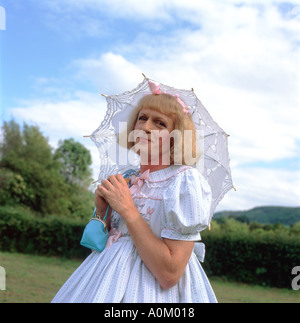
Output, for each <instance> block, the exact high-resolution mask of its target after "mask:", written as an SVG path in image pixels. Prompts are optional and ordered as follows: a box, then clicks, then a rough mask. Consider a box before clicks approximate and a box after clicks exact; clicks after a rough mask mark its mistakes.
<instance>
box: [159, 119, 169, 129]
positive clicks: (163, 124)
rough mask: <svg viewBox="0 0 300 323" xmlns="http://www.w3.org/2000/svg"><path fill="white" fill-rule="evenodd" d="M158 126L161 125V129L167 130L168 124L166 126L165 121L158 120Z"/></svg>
mask: <svg viewBox="0 0 300 323" xmlns="http://www.w3.org/2000/svg"><path fill="white" fill-rule="evenodd" d="M158 124H159V125H160V126H161V127H164V128H166V127H167V126H166V124H165V123H164V122H163V121H160V120H158Z"/></svg>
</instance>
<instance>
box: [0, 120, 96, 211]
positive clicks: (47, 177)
mask: <svg viewBox="0 0 300 323" xmlns="http://www.w3.org/2000/svg"><path fill="white" fill-rule="evenodd" d="M2 132H3V139H2V141H1V142H0V196H1V198H0V205H15V206H16V205H24V206H26V207H28V208H29V209H31V210H33V211H35V212H37V213H41V214H45V215H46V214H59V215H65V216H71V215H74V214H75V215H76V216H80V217H84V216H87V215H89V214H90V213H91V211H92V207H93V197H92V195H93V194H92V193H91V192H90V191H88V186H89V185H88V184H89V183H90V181H89V177H90V175H91V171H90V169H89V166H90V164H91V156H90V153H89V151H88V150H87V149H86V148H85V147H83V146H82V145H81V144H79V143H76V142H75V141H74V140H73V139H69V140H66V141H64V142H61V143H60V147H59V148H58V149H57V151H56V152H55V153H53V150H52V147H51V146H50V145H49V143H48V139H47V138H46V137H44V136H43V134H42V133H41V131H40V130H39V128H38V126H29V125H27V124H26V123H25V124H24V125H23V129H21V127H20V126H19V125H18V124H17V123H16V122H15V121H13V120H12V121H10V122H4V124H3V126H2Z"/></svg>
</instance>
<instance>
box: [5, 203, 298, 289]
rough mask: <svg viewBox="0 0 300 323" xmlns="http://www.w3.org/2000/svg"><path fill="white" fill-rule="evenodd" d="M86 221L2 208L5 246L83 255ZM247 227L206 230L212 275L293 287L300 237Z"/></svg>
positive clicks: (208, 266)
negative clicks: (293, 271)
mask: <svg viewBox="0 0 300 323" xmlns="http://www.w3.org/2000/svg"><path fill="white" fill-rule="evenodd" d="M86 222H87V221H86V220H76V219H70V218H64V217H54V216H49V217H45V218H42V217H38V216H34V215H32V214H31V213H30V212H29V211H26V210H22V209H19V208H11V207H0V250H2V251H11V252H22V253H31V254H41V255H49V256H50V255H51V256H62V257H77V258H84V257H86V256H87V255H88V254H89V253H90V251H89V250H88V249H87V248H84V247H81V246H80V244H79V242H80V239H81V236H82V233H83V230H84V227H85V225H86ZM234 226H236V228H235V230H233V229H234ZM237 229H238V230H237ZM230 230H233V231H230ZM247 230H248V227H246V225H243V226H241V224H237V223H234V222H233V223H232V224H231V225H230V226H228V228H226V226H224V227H219V228H218V227H217V226H216V225H215V229H213V230H212V231H205V232H203V234H202V240H203V242H204V243H205V245H206V255H205V262H204V264H203V267H204V269H205V271H206V273H207V275H208V276H219V277H226V278H227V279H230V280H234V281H240V282H245V283H251V284H260V285H265V286H274V287H284V288H291V281H292V279H293V278H294V277H292V275H291V272H292V269H293V268H294V267H295V266H300V237H299V235H294V236H288V235H286V233H285V232H284V233H280V232H279V233H276V232H271V231H270V232H262V231H261V230H254V231H252V232H250V231H249V230H248V231H247Z"/></svg>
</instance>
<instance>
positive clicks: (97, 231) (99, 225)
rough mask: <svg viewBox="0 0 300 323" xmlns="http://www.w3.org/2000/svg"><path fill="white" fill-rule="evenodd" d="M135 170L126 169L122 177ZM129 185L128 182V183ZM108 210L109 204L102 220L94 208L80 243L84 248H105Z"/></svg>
mask: <svg viewBox="0 0 300 323" xmlns="http://www.w3.org/2000/svg"><path fill="white" fill-rule="evenodd" d="M133 174H136V171H135V170H133V169H129V170H127V171H126V172H125V173H124V174H122V175H123V177H124V178H130V176H132V175H133ZM128 185H130V182H129V183H128ZM108 211H109V205H108V207H107V209H106V213H105V216H104V218H103V220H101V219H100V218H99V217H97V216H96V209H95V211H94V214H93V217H92V218H91V219H90V221H89V223H88V224H87V225H86V227H85V229H84V231H83V235H82V238H81V241H80V244H81V245H82V246H84V247H86V248H89V249H93V250H97V251H99V252H102V251H103V250H104V248H105V245H106V241H107V238H108V230H107V227H106V223H105V220H106V218H107V214H108Z"/></svg>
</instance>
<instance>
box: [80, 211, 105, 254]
mask: <svg viewBox="0 0 300 323" xmlns="http://www.w3.org/2000/svg"><path fill="white" fill-rule="evenodd" d="M108 211H109V206H108V207H107V209H106V213H105V216H104V219H103V220H101V219H100V218H99V217H97V215H96V209H95V211H94V214H93V217H92V218H91V219H90V221H89V223H88V224H87V225H86V227H85V229H84V232H83V235H82V238H81V241H80V244H81V245H82V246H84V247H86V248H89V249H93V250H96V251H99V252H102V251H103V250H104V248H105V245H106V241H107V237H108V230H107V227H106V223H105V220H106V218H107V214H108Z"/></svg>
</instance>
